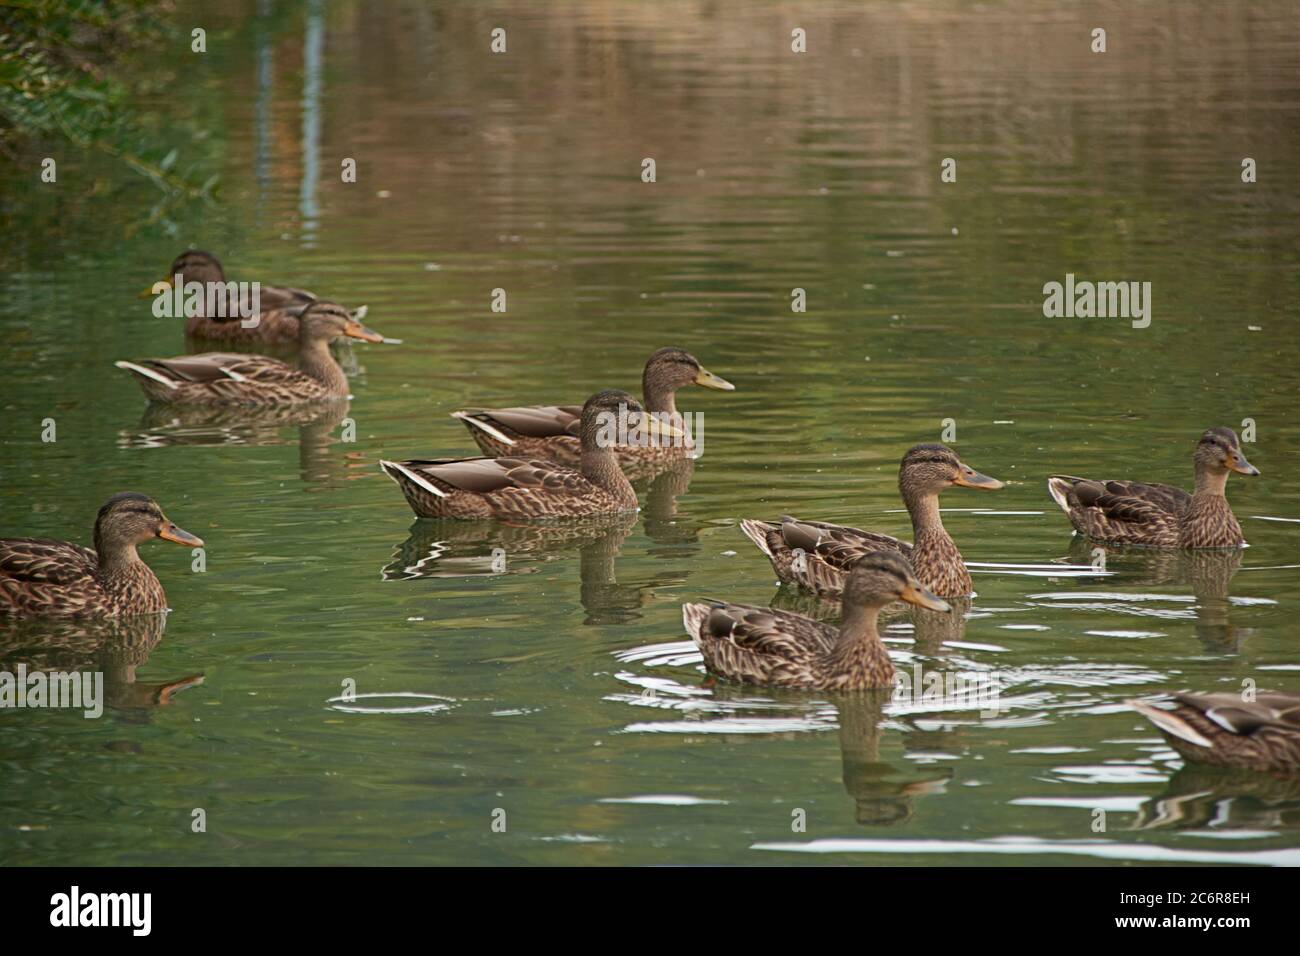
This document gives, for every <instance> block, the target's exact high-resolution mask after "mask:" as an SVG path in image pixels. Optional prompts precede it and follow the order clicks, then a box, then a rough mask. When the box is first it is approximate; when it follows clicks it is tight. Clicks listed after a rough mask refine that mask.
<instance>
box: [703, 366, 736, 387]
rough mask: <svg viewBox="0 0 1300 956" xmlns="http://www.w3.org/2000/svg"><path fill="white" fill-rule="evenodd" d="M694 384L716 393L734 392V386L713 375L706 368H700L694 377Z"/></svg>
mask: <svg viewBox="0 0 1300 956" xmlns="http://www.w3.org/2000/svg"><path fill="white" fill-rule="evenodd" d="M695 384H696V385H700V386H703V387H704V388H711V389H713V390H714V391H716V392H734V391H735V390H736V386H734V385H732V384H731V383H730V382H728V381H727V380H726V379H725V378H723V377H722V376H721V375H714V374H713V373H712V372H710V371H709V370H708V369H707V368H701V369H700V370H699V372H698V373H697V374H696V376H695Z"/></svg>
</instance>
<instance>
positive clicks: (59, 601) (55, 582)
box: [0, 492, 203, 617]
mask: <svg viewBox="0 0 1300 956" xmlns="http://www.w3.org/2000/svg"><path fill="white" fill-rule="evenodd" d="M151 538H164V539H166V540H168V541H175V542H176V543H177V544H183V545H185V546H186V547H188V548H197V547H201V546H202V545H203V541H202V540H201V539H200V538H197V537H195V536H194V535H192V534H190V533H189V532H188V531H184V530H182V529H181V528H178V527H177V526H176V525H174V524H172V523H171V522H170V521H168V520H167V518H166V517H165V516H164V515H163V513H162V510H161V509H160V508H159V507H158V503H157V502H156V501H154V500H153V499H152V498H150V497H148V496H147V495H141V494H136V493H134V492H123V493H122V494H118V495H114V496H113V497H112V498H109V499H108V501H107V502H106V503H105V504H104V507H102V508H100V509H99V516H98V517H97V518H96V519H95V539H94V540H95V549H94V550H93V551H92V550H90V549H88V548H83V547H82V546H81V545H78V544H72V543H70V542H67V541H48V540H44V539H41V538H4V539H0V614H17V615H21V616H24V617H26V616H39V615H59V616H73V615H102V616H118V615H123V614H149V613H153V612H156V611H163V610H166V609H167V596H166V595H165V594H164V593H163V588H162V585H161V584H160V583H159V582H158V578H157V577H156V576H155V575H154V573H153V571H151V570H149V566H148V565H147V564H145V563H144V561H142V560H141V559H140V555H139V554H138V553H137V552H136V548H137V546H139V545H140V544H141V543H142V542H145V541H148V540H150V539H151Z"/></svg>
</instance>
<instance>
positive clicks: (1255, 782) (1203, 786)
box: [1133, 764, 1300, 830]
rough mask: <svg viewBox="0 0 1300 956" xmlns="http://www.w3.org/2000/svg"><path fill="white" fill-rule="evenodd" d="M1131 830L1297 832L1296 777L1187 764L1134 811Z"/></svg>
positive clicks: (1299, 800) (1299, 797)
mask: <svg viewBox="0 0 1300 956" xmlns="http://www.w3.org/2000/svg"><path fill="white" fill-rule="evenodd" d="M1133 829H1135V830H1159V829H1173V830H1201V829H1213V830H1296V829H1300V776H1296V775H1295V774H1269V773H1258V772H1256V771H1246V770H1234V769H1225V768H1222V767H1208V766H1203V765H1200V764H1186V765H1184V766H1183V767H1182V769H1180V770H1178V771H1177V772H1176V773H1175V774H1174V775H1173V776H1172V777H1170V778H1169V780H1168V782H1167V783H1166V784H1165V789H1164V791H1163V792H1162V793H1160V794H1159V795H1157V796H1155V797H1152V798H1150V799H1149V800H1147V801H1146V802H1144V803H1143V804H1142V805H1141V806H1140V807H1139V808H1138V813H1137V819H1136V820H1135V821H1134V823H1133Z"/></svg>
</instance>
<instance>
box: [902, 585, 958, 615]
mask: <svg viewBox="0 0 1300 956" xmlns="http://www.w3.org/2000/svg"><path fill="white" fill-rule="evenodd" d="M902 596H903V600H904V601H906V602H907V603H908V604H915V605H916V606H917V607H923V608H925V609H926V610H927V611H942V612H944V613H947V612H948V611H951V610H952V605H951V604H949V603H948V602H947V601H945V600H944V599H943V598H941V597H936V596H935V595H934V594H932V593H931V592H930V590H929V589H928V588H925V587H923V586H922V585H921V584H918V583H916V582H913V583H911V584H908V585H907V587H905V588H903V595H902Z"/></svg>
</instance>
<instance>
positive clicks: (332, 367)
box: [298, 339, 348, 395]
mask: <svg viewBox="0 0 1300 956" xmlns="http://www.w3.org/2000/svg"><path fill="white" fill-rule="evenodd" d="M298 369H299V371H301V372H303V373H304V374H306V375H310V376H311V377H312V378H314V379H316V381H318V382H320V383H321V384H323V385H324V386H325V388H326V389H327V390H328V391H329V393H330V394H331V395H346V394H347V393H348V377H347V376H346V375H345V374H343V369H341V368H340V367H339V363H338V362H336V361H334V356H333V354H332V353H331V352H330V344H329V342H327V341H325V340H324V339H308V340H307V341H305V342H303V343H302V344H301V345H300V346H299V347H298Z"/></svg>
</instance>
